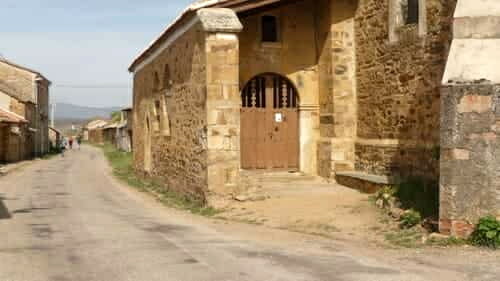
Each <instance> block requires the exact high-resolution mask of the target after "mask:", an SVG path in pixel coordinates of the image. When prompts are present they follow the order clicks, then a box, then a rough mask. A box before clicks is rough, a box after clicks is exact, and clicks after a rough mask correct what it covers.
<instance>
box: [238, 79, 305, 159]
mask: <svg viewBox="0 0 500 281" xmlns="http://www.w3.org/2000/svg"><path fill="white" fill-rule="evenodd" d="M297 104H298V102H297V92H296V90H295V88H294V87H293V85H292V84H291V82H289V81H288V80H287V79H286V78H284V77H281V76H279V75H271V74H269V75H268V74H266V75H262V76H258V77H256V78H254V79H252V80H251V81H250V82H249V83H247V85H246V86H245V88H244V89H243V91H242V105H243V107H242V110H241V163H242V164H241V166H242V168H244V169H288V168H294V169H297V168H298V167H299V164H298V162H299V161H298V159H299V134H298V132H299V131H298V128H299V125H298V121H299V118H298V110H297ZM277 114H281V118H277V117H279V116H277Z"/></svg>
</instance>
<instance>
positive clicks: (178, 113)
mask: <svg viewBox="0 0 500 281" xmlns="http://www.w3.org/2000/svg"><path fill="white" fill-rule="evenodd" d="M183 24H184V25H185V26H184V27H183V28H182V29H180V30H182V31H183V32H180V31H178V32H179V33H178V34H180V35H178V36H177V38H175V40H171V42H170V43H168V42H169V41H168V40H167V41H166V42H164V43H163V44H164V46H165V47H164V48H163V50H160V51H158V50H157V54H156V55H152V56H150V57H149V60H150V61H149V62H148V63H144V64H143V67H140V68H139V69H137V68H135V69H134V70H133V71H134V106H133V114H134V116H133V119H134V122H133V130H134V134H133V138H134V139H133V146H134V147H133V153H134V165H135V169H136V171H137V172H138V173H140V174H143V175H145V176H146V177H150V178H153V179H156V180H157V181H158V182H161V183H164V185H165V188H168V189H169V190H172V191H175V192H177V193H180V194H184V195H186V196H187V197H189V198H191V199H194V200H197V201H200V202H207V201H208V200H209V197H210V195H211V194H213V193H217V194H223V193H224V192H225V191H227V189H228V188H229V189H230V188H231V187H232V186H234V185H235V184H236V183H237V182H238V174H239V122H240V118H239V108H240V99H239V88H238V79H239V74H238V55H239V53H238V37H237V36H236V35H235V34H234V33H235V32H237V31H239V30H241V24H240V23H239V20H238V18H237V17H236V15H235V14H234V12H232V11H231V10H227V9H202V10H200V11H198V12H197V13H196V14H193V15H191V18H190V19H189V20H186V21H185V22H183Z"/></svg>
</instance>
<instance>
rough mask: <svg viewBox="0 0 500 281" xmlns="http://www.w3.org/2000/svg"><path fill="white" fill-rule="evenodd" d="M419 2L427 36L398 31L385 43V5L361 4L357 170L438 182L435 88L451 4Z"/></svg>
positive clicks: (385, 1) (386, 0)
mask: <svg viewBox="0 0 500 281" xmlns="http://www.w3.org/2000/svg"><path fill="white" fill-rule="evenodd" d="M420 3H421V4H425V7H423V8H422V9H421V11H424V13H422V12H421V13H420V14H421V15H423V16H425V23H426V25H425V26H426V30H422V28H421V27H419V26H418V25H408V26H403V27H401V28H399V29H397V30H396V32H397V33H398V36H397V40H394V41H390V40H389V28H390V26H389V4H390V0H382V1H380V0H360V1H359V7H358V10H357V13H356V19H355V31H356V35H355V36H356V52H357V53H356V67H357V69H356V75H357V95H358V97H357V104H358V109H357V110H358V112H359V114H358V120H357V123H358V124H357V125H358V128H357V137H358V140H357V142H356V170H359V171H362V172H367V173H373V174H385V175H389V174H392V175H401V176H403V177H404V176H409V175H417V176H423V177H428V178H432V179H436V178H437V176H438V170H439V161H438V157H436V156H435V154H436V151H438V150H439V116H440V85H441V78H442V76H443V72H444V67H445V63H446V56H447V52H448V48H449V44H450V40H451V30H450V27H451V19H452V13H453V9H454V6H455V1H441V0H425V1H421V2H420ZM423 31H425V32H423Z"/></svg>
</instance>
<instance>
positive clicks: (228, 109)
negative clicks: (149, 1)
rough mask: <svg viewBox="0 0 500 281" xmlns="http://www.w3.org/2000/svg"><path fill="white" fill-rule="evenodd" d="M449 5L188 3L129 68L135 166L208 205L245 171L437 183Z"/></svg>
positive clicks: (373, 183) (386, 0)
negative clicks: (207, 202)
mask: <svg viewBox="0 0 500 281" xmlns="http://www.w3.org/2000/svg"><path fill="white" fill-rule="evenodd" d="M464 2H467V1H464ZM483 2H484V1H483ZM486 2H491V1H486ZM485 5H486V4H485ZM455 7H456V1H454V0H451V1H441V0H316V1H314V0H299V1H298V0H293V1H292V0H288V1H287V0H282V1H280V0H274V1H266V0H248V1H238V0H204V1H198V2H196V3H194V4H192V5H190V6H189V7H188V8H187V9H186V10H185V11H184V12H183V13H182V15H181V16H180V17H178V18H177V19H176V21H175V22H174V23H172V24H171V25H170V26H169V27H168V28H167V29H166V30H165V31H164V32H163V33H162V34H161V35H160V36H159V37H158V38H157V39H156V40H155V41H154V42H153V43H152V44H151V45H150V46H148V47H147V49H146V50H145V51H144V52H143V53H141V54H140V55H139V56H138V57H137V58H136V59H135V60H134V61H133V63H132V64H131V66H130V68H129V71H130V72H132V73H133V79H134V100H133V108H134V109H133V116H134V120H135V122H134V126H133V130H134V132H135V133H134V137H133V143H134V147H133V152H134V163H135V169H136V170H137V172H139V173H142V174H144V175H146V176H149V177H154V178H158V179H161V180H163V181H164V182H165V184H166V185H167V186H168V187H169V188H171V189H174V190H176V191H179V192H183V193H185V194H187V195H189V196H191V197H193V198H198V199H199V200H202V201H205V202H206V201H210V200H211V198H212V197H213V196H215V197H217V196H226V195H228V194H230V193H231V192H232V190H233V189H234V188H235V187H236V186H238V185H239V184H240V174H241V172H242V171H245V170H285V171H299V172H302V173H305V174H310V175H319V176H322V177H326V178H334V179H336V180H337V181H338V182H340V183H342V184H345V185H348V186H353V187H358V188H359V187H365V188H364V189H366V190H369V191H372V190H373V189H374V188H376V187H377V186H380V185H384V184H393V183H396V182H398V181H400V180H402V179H405V178H408V177H419V178H423V179H425V180H427V181H435V182H436V181H438V179H439V175H440V158H441V157H440V154H443V153H446V151H441V149H440V147H441V143H442V142H443V141H442V137H443V128H440V119H443V114H448V113H449V112H444V113H443V112H442V110H441V109H442V108H441V103H442V101H441V85H442V79H443V75H444V72H445V67H446V62H447V58H448V54H449V50H450V45H451V42H452V37H453V33H452V29H451V27H452V23H453V15H454V11H455ZM497 72H498V71H497ZM496 175H497V177H496V179H497V180H498V173H497V174H496ZM435 192H436V193H437V192H438V190H437V188H436V190H435ZM497 198H498V197H497ZM450 200H452V199H450ZM497 200H500V199H497ZM442 201H443V199H442ZM445 203H446V202H444V203H443V202H442V204H445ZM446 219H448V218H446V215H444V214H442V220H446ZM474 219H477V217H475V218H474ZM474 219H472V221H473V220H474Z"/></svg>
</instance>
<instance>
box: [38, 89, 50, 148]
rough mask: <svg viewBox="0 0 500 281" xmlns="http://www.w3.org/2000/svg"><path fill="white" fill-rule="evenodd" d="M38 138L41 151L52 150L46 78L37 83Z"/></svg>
mask: <svg viewBox="0 0 500 281" xmlns="http://www.w3.org/2000/svg"><path fill="white" fill-rule="evenodd" d="M37 95H38V97H37V111H38V112H37V113H38V114H37V119H38V124H37V125H38V126H37V129H38V131H37V135H38V137H37V139H38V147H39V150H38V151H39V153H40V154H42V155H43V154H45V153H48V152H49V150H50V141H49V98H50V97H49V83H48V81H46V80H40V81H38V83H37Z"/></svg>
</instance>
